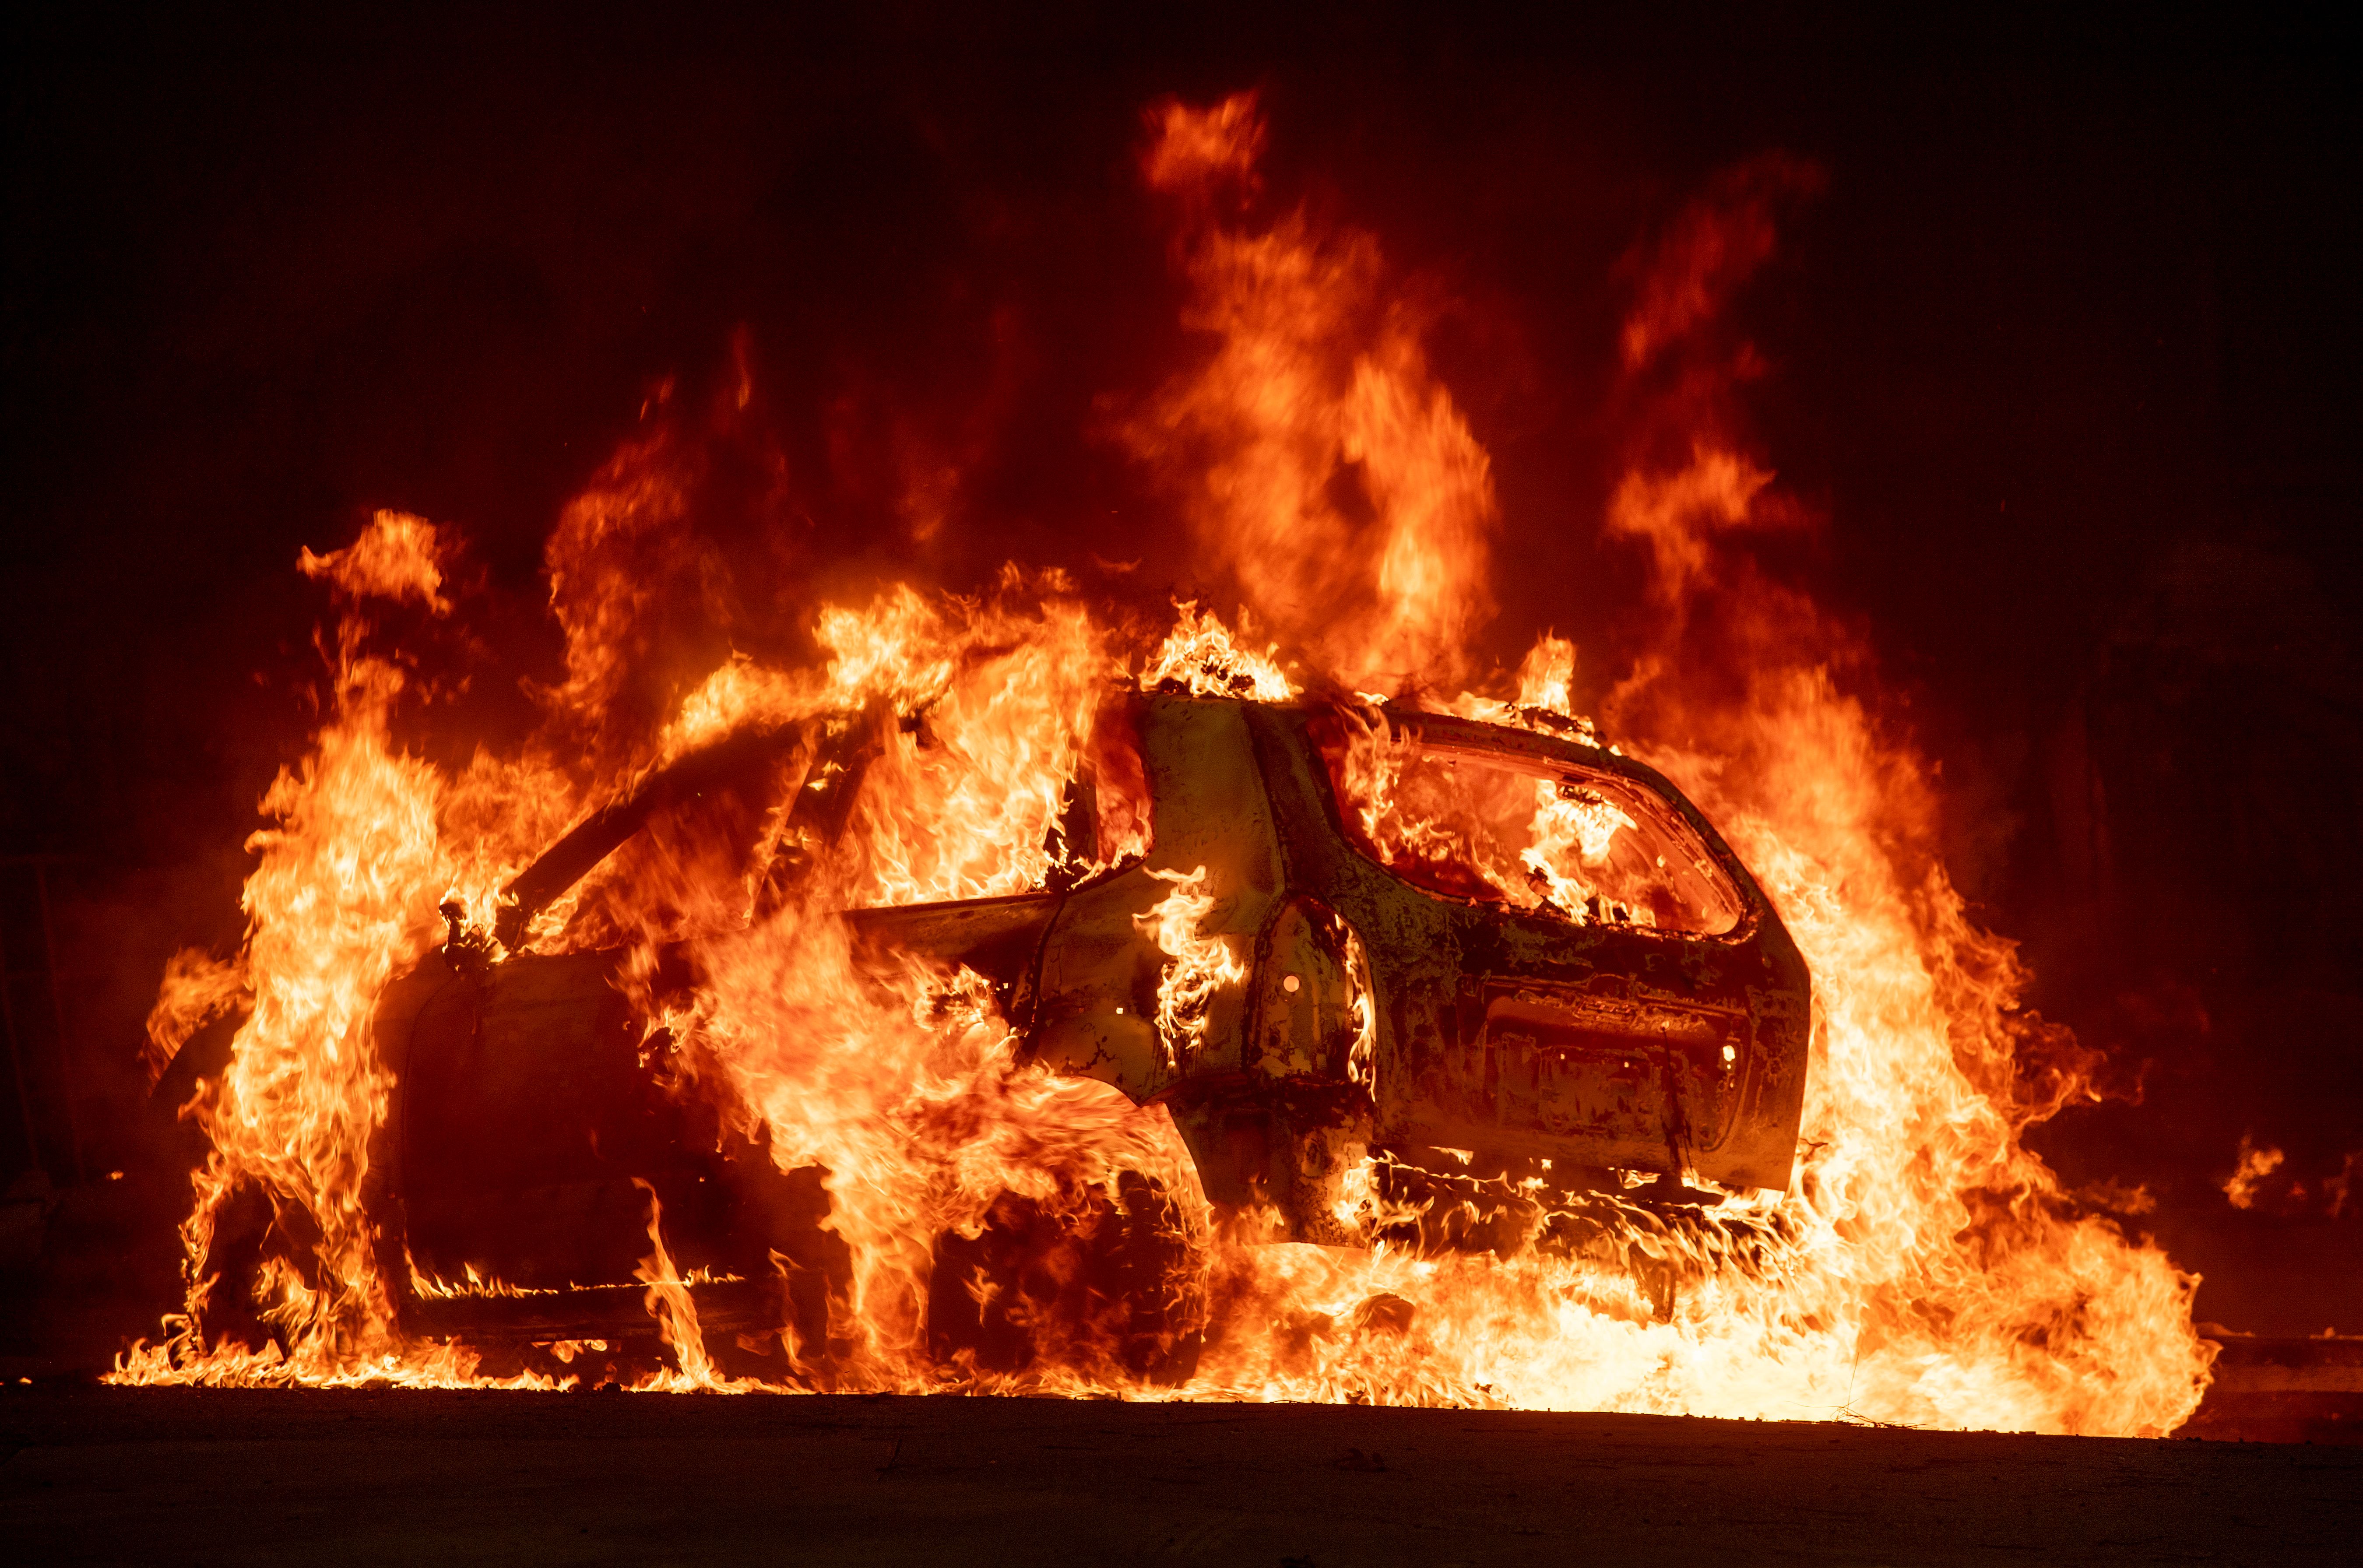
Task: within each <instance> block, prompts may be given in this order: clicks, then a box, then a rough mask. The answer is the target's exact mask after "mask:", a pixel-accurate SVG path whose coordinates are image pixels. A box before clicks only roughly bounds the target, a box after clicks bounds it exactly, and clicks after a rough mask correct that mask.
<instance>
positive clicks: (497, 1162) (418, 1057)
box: [379, 953, 827, 1336]
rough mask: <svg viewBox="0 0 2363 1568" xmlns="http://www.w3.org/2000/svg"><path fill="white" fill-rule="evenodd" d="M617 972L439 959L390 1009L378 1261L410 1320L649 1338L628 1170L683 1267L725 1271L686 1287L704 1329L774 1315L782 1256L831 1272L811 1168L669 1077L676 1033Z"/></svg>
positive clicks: (641, 1209) (821, 1203) (522, 960)
mask: <svg viewBox="0 0 2363 1568" xmlns="http://www.w3.org/2000/svg"><path fill="white" fill-rule="evenodd" d="M434 964H435V967H436V968H442V967H443V966H442V964H441V962H440V961H439V960H438V961H434ZM421 972H422V973H423V972H427V966H426V965H422V966H421ZM445 973H446V974H447V975H448V978H447V979H445V980H444V981H443V983H442V984H440V985H439V986H436V987H435V988H434V989H433V992H432V995H431V996H430V997H429V998H428V999H427V1001H426V1002H425V1003H424V1005H423V1006H420V1007H419V1008H418V1011H417V1014H416V1021H415V1023H413V1024H412V1025H411V1027H410V1028H409V1029H408V1030H407V1031H406V1036H404V1037H402V1038H398V1039H397V1038H395V1037H394V1031H390V1030H388V1029H386V1027H385V1020H383V1019H382V1020H381V1024H380V1028H381V1040H383V1041H385V1042H386V1043H387V1044H388V1045H389V1046H391V1047H392V1049H389V1050H388V1051H387V1058H388V1065H389V1066H390V1067H392V1068H394V1071H395V1073H396V1087H395V1091H394V1100H393V1103H392V1105H391V1106H390V1107H389V1114H388V1118H387V1121H386V1126H385V1129H384V1132H383V1135H382V1136H381V1138H380V1140H379V1147H380V1149H381V1150H382V1151H383V1154H384V1155H385V1161H384V1166H385V1171H384V1176H383V1188H382V1189H381V1193H380V1202H381V1204H382V1206H383V1207H382V1211H381V1212H382V1213H383V1216H384V1219H385V1222H386V1223H385V1228H384V1234H385V1238H386V1246H385V1250H384V1251H385V1257H384V1261H385V1262H386V1265H387V1271H386V1272H387V1277H388V1279H389V1280H390V1281H392V1282H394V1286H395V1289H396V1291H397V1295H398V1297H399V1303H398V1304H399V1306H400V1307H401V1310H402V1312H403V1316H404V1318H405V1321H407V1322H409V1323H411V1324H412V1325H413V1326H414V1327H415V1328H416V1329H419V1330H420V1331H424V1332H436V1331H442V1330H444V1329H448V1327H449V1325H450V1324H452V1323H454V1322H460V1323H472V1324H476V1325H478V1326H480V1327H488V1326H492V1325H495V1324H497V1325H502V1326H505V1327H506V1328H507V1329H513V1330H514V1331H516V1332H519V1333H524V1332H533V1333H538V1334H579V1335H590V1336H595V1335H597V1334H600V1333H602V1332H608V1331H624V1330H626V1329H629V1328H631V1327H633V1326H635V1325H637V1326H638V1328H639V1329H641V1330H642V1331H645V1328H646V1324H647V1320H648V1312H647V1308H646V1307H645V1305H644V1303H643V1301H642V1298H641V1286H640V1284H638V1281H637V1280H636V1278H635V1271H636V1270H637V1269H638V1265H639V1262H640V1260H641V1259H643V1258H645V1257H647V1256H649V1254H650V1252H651V1251H652V1247H651V1243H650V1242H649V1194H648V1193H647V1192H645V1191H643V1190H642V1189H641V1188H640V1187H639V1186H638V1185H637V1184H636V1182H637V1181H645V1182H648V1183H649V1184H650V1185H652V1186H653V1187H654V1188H655V1190H656V1193H657V1195H658V1196H659V1197H660V1199H661V1200H662V1203H663V1235H664V1239H665V1244H666V1249H667V1251H668V1252H669V1253H670V1255H671V1259H672V1262H673V1263H674V1266H675V1267H676V1268H678V1269H680V1270H682V1271H684V1272H690V1273H693V1274H697V1275H704V1276H707V1277H711V1278H713V1279H714V1280H715V1281H716V1284H714V1285H711V1286H707V1285H699V1286H697V1287H696V1288H695V1295H696V1296H697V1299H698V1301H699V1303H700V1313H701V1318H702V1320H704V1321H708V1322H709V1323H710V1324H711V1325H712V1326H715V1327H730V1326H736V1325H738V1324H741V1323H745V1324H756V1325H762V1326H772V1325H776V1324H778V1323H780V1322H782V1321H783V1320H785V1318H786V1315H787V1311H788V1307H787V1304H786V1302H785V1296H786V1292H787V1286H788V1277H787V1270H788V1267H789V1266H797V1267H804V1268H809V1269H815V1270H817V1269H823V1268H825V1267H826V1262H827V1260H826V1251H827V1248H826V1242H825V1241H824V1240H822V1238H821V1235H820V1232H819V1229H818V1224H819V1220H820V1218H821V1217H822V1215H823V1214H825V1212H826V1197H825V1195H824V1194H823V1193H822V1192H821V1190H820V1185H819V1181H818V1175H817V1173H793V1174H791V1173H782V1172H780V1171H779V1170H777V1169H776V1168H775V1167H774V1165H773V1163H772V1162H771V1157H770V1152H769V1151H768V1149H767V1148H764V1147H762V1146H760V1145H757V1144H750V1143H749V1142H747V1141H746V1140H745V1139H744V1138H743V1137H739V1136H737V1135H735V1134H732V1133H729V1132H727V1131H726V1129H724V1128H723V1127H722V1125H721V1123H720V1121H719V1118H718V1117H717V1116H716V1113H715V1112H714V1110H713V1108H712V1107H711V1106H709V1105H707V1104H706V1103H704V1101H703V1100H701V1099H699V1098H698V1097H696V1096H694V1095H686V1094H680V1093H675V1092H673V1091H672V1090H671V1087H670V1086H669V1080H670V1078H671V1074H670V1073H669V1072H668V1071H667V1069H666V1064H665V1062H664V1061H663V1055H664V1052H665V1051H666V1049H667V1048H668V1046H669V1044H670V1042H669V1040H666V1038H665V1037H664V1036H662V1035H661V1034H653V1035H652V1034H651V1033H650V1032H649V1030H648V1029H647V1027H646V1025H645V1024H644V1023H642V1021H641V1020H639V1019H638V1018H636V1017H635V1016H634V1014H633V1011H632V1009H631V1007H630V1006H629V1004H628V1003H627V1000H626V999H625V997H624V995H622V993H621V992H620V990H619V989H618V988H617V986H616V983H615V982H616V955H614V954H609V953H578V954H571V955H567V956H563V957H545V956H539V955H534V954H527V955H523V956H520V957H517V958H513V959H511V960H509V961H508V962H505V963H502V964H499V965H497V966H495V967H493V968H490V969H488V970H486V971H483V972H481V973H471V972H468V971H464V970H463V971H460V972H459V973H451V972H449V970H448V969H447V970H446V971H445ZM412 984H417V982H416V981H414V982H413V983H412ZM774 1253H777V1254H779V1256H780V1258H781V1259H782V1260H783V1261H784V1262H782V1263H775V1262H774V1260H773V1256H772V1254H774ZM709 1297H711V1307H712V1312H711V1314H710V1315H709V1314H708V1298H709Z"/></svg>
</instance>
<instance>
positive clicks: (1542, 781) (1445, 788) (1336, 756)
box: [1315, 709, 1740, 936]
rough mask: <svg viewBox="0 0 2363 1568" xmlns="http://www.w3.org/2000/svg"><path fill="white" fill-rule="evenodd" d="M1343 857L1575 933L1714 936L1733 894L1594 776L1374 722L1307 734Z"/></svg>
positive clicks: (1716, 870)
mask: <svg viewBox="0 0 2363 1568" xmlns="http://www.w3.org/2000/svg"><path fill="white" fill-rule="evenodd" d="M1315 740H1316V741H1317V742H1318V744H1319V747H1320V751H1321V756H1322V761H1323V762H1325V763H1326V765H1327V771H1328V774H1329V784H1330V788H1331V789H1332V790H1333V791H1334V792H1335V794H1336V797H1337V809H1338V816H1339V818H1340V819H1341V820H1342V822H1343V823H1344V825H1345V828H1346V830H1347V833H1348V837H1349V838H1351V839H1352V840H1354V844H1355V847H1356V848H1357V849H1359V851H1361V852H1362V853H1363V854H1364V855H1365V856H1367V857H1368V858H1370V859H1371V860H1374V861H1376V862H1378V863H1379V864H1381V865H1382V866H1384V867H1385V868H1386V869H1387V870H1388V871H1390V872H1392V873H1394V874H1395V875H1396V876H1398V877H1401V878H1402V879H1403V881H1405V882H1408V883H1410V884H1413V885H1414V886H1416V887H1420V888H1424V889H1426V891H1428V892H1430V893H1435V894H1440V895H1444V896H1446V897H1448V898H1459V899H1467V900H1470V901H1471V902H1473V903H1479V904H1493V905H1505V906H1510V907H1512V908H1515V909H1521V910H1528V911H1532V912H1534V913H1537V914H1541V915H1545V916H1549V917H1556V918H1559V919H1562V920H1565V921H1568V922H1569V923H1570V924H1573V925H1593V924H1602V923H1607V924H1619V925H1631V926H1641V927H1647V928H1650V929H1657V930H1663V931H1680V932H1684V933H1689V934H1695V935H1703V936H1720V935H1722V934H1723V933H1725V932H1726V931H1729V930H1730V929H1733V928H1734V927H1735V926H1736V925H1737V924H1738V923H1739V915H1740V899H1739V893H1738V889H1737V888H1736V887H1735V886H1734V885H1733V884H1732V882H1731V879H1730V878H1729V876H1727V875H1726V874H1725V873H1724V871H1723V868H1722V867H1720V866H1718V865H1717V864H1715V862H1714V857H1713V856H1712V855H1710V854H1709V853H1708V852H1707V848H1706V845H1705V844H1704V843H1703V841H1702V840H1700V838H1699V836H1698V833H1697V832H1696V830H1695V829H1693V828H1692V827H1691V825H1690V824H1689V823H1688V822H1686V821H1684V820H1683V819H1682V818H1681V816H1680V815H1679V814H1677V813H1676V812H1675V811H1674V809H1673V808H1672V806H1670V805H1669V804H1668V803H1666V802H1665V801H1663V800H1661V799H1659V797H1658V795H1656V794H1655V793H1654V792H1652V791H1650V790H1648V789H1647V788H1645V787H1643V786H1642V785H1640V784H1636V783H1635V782H1633V781H1630V780H1627V779H1625V778H1622V777H1619V776H1618V775H1616V774H1614V773H1609V772H1607V771H1606V770H1604V769H1592V768H1586V767H1583V766H1581V764H1578V763H1572V762H1554V761H1548V760H1544V759H1539V758H1530V757H1523V756H1518V755H1516V754H1514V753H1507V752H1501V751H1489V750H1483V749H1479V748H1474V747H1469V746H1465V745H1451V744H1430V743H1428V742H1427V741H1426V740H1423V738H1422V737H1421V736H1420V735H1419V733H1418V732H1417V731H1416V730H1415V729H1413V728H1409V727H1407V726H1398V725H1396V724H1394V723H1392V722H1391V721H1390V720H1389V718H1388V717H1386V716H1385V715H1370V716H1367V717H1366V716H1364V715H1361V714H1358V713H1356V712H1354V711H1352V710H1350V709H1348V710H1343V711H1341V712H1339V713H1338V714H1337V715H1336V716H1334V717H1332V718H1326V719H1325V720H1324V721H1323V722H1320V723H1317V724H1316V725H1315Z"/></svg>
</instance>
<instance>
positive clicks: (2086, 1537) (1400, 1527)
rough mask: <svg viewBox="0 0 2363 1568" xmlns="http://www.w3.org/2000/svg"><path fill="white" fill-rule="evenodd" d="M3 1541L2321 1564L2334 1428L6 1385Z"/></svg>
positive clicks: (263, 1555) (1219, 1557) (2362, 1533)
mask: <svg viewBox="0 0 2363 1568" xmlns="http://www.w3.org/2000/svg"><path fill="white" fill-rule="evenodd" d="M0 1455H5V1456H6V1457H5V1458H0V1539H5V1540H9V1541H10V1542H12V1543H14V1551H12V1556H14V1557H15V1560H16V1561H18V1562H133V1561H136V1562H256V1563H267V1562H304V1563H307V1564H308V1563H316V1562H338V1563H368V1562H405V1563H406V1562H420V1561H426V1560H428V1559H430V1558H432V1559H434V1560H437V1561H446V1560H478V1561H503V1562H513V1561H532V1562H675V1561H686V1560H690V1559H716V1560H719V1559H726V1558H749V1557H752V1556H754V1555H755V1554H757V1553H778V1552H781V1551H788V1552H792V1553H793V1555H794V1557H795V1558H796V1560H798V1561H805V1562H914V1561H949V1560H950V1559H951V1557H952V1556H953V1555H954V1554H955V1553H957V1554H958V1556H959V1558H960V1560H961V1561H964V1562H1026V1563H1070V1562H1072V1563H1100V1562H1126V1563H1129V1562H1143V1561H1159V1562H1163V1561H1172V1562H1223V1563H1262V1564H1274V1565H1285V1564H1315V1565H1318V1568H1337V1565H1340V1564H1380V1563H1422V1564H1427V1563H1445V1562H1465V1563H1486V1562H1544V1561H1564V1560H1566V1559H1567V1557H1568V1556H1569V1554H1570V1553H1571V1552H1573V1551H1581V1553H1582V1554H1583V1556H1584V1557H1585V1558H1586V1559H1588V1560H1591V1561H1598V1562H1632V1563H1653V1562H1683V1563H1688V1562H1710V1561H1733V1562H1809V1563H1830V1562H1883V1563H1948V1562H1996V1561H2041V1562H2054V1561H2056V1562H2080V1563H2115V1562H2162V1561H2168V1560H2175V1561H2180V1560H2184V1559H2191V1560H2210V1559H2212V1560H2217V1561H2230V1562H2267V1561H2269V1562H2330V1561H2340V1560H2350V1559H2348V1558H2347V1554H2348V1553H2349V1552H2351V1551H2352V1549H2353V1544H2354V1542H2355V1540H2357V1539H2363V1449H2358V1448H2353V1447H2330V1446H2319V1445H2317V1446H2303V1445H2297V1444H2260V1443H2234V1442H2222V1441H2194V1440H2128V1439H2098V1438H2042V1437H2026V1436H2016V1435H2008V1434H1999V1433H1962V1432H1927V1431H1912V1430H1903V1429H1871V1428H1864V1427H1858V1426H1842V1425H1834V1424H1829V1423H1820V1422H1794V1423H1789V1422H1766V1423H1754V1422H1740V1421H1717V1420H1707V1419H1699V1418H1677V1417H1659V1416H1612V1415H1548V1414H1537V1413H1505V1412H1478V1411H1468V1410H1441V1409H1403V1408H1371V1407H1351V1406H1304V1405H1285V1406H1245V1405H1145V1404H1126V1403H1118V1402H1112V1401H1062V1400H1039V1399H960V1398H905V1397H893V1396H874V1397H855V1396H809V1397H792V1398H766V1397H760V1396H756V1397H746V1398H728V1397H721V1396H703V1397H701V1396H630V1395H624V1394H608V1395H520V1394H502V1393H479V1392H422V1393H412V1392H402V1391H393V1390H383V1391H372V1390H354V1391H328V1392H302V1393H282V1392H273V1391H261V1390H220V1389H118V1388H97V1387H79V1388H59V1387H54V1386H50V1387H42V1386H31V1387H28V1386H21V1385H20V1386H12V1387H10V1388H8V1389H7V1390H6V1392H5V1393H0Z"/></svg>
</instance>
